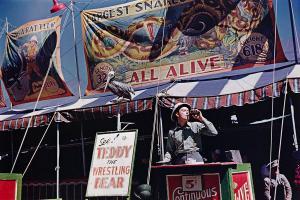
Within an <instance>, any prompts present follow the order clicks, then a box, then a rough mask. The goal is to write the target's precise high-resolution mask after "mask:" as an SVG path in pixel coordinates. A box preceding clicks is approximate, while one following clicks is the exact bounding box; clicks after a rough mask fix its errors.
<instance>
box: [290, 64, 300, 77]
mask: <svg viewBox="0 0 300 200" xmlns="http://www.w3.org/2000/svg"><path fill="white" fill-rule="evenodd" d="M287 78H300V65H295V66H294V68H293V70H292V71H291V72H290V74H289V75H288V76H287Z"/></svg>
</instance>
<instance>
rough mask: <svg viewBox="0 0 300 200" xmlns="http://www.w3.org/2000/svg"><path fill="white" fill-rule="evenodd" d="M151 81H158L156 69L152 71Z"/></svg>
mask: <svg viewBox="0 0 300 200" xmlns="http://www.w3.org/2000/svg"><path fill="white" fill-rule="evenodd" d="M150 80H151V81H154V80H158V77H155V71H154V69H151V70H150Z"/></svg>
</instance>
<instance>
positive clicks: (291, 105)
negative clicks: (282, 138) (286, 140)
mask: <svg viewBox="0 0 300 200" xmlns="http://www.w3.org/2000/svg"><path fill="white" fill-rule="evenodd" d="M289 101H290V109H291V115H292V122H293V132H294V133H293V139H294V146H295V149H296V151H298V149H299V145H298V140H297V132H296V123H295V110H294V104H293V100H292V97H291V96H290V95H289Z"/></svg>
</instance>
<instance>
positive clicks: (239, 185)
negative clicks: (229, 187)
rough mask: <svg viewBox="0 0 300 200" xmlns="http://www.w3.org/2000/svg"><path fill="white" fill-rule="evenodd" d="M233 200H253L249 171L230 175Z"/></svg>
mask: <svg viewBox="0 0 300 200" xmlns="http://www.w3.org/2000/svg"><path fill="white" fill-rule="evenodd" d="M232 182H233V192H234V199H236V200H239V199H241V200H243V199H247V200H253V199H254V198H253V193H252V190H253V188H252V184H251V179H250V174H249V171H243V172H233V173H232Z"/></svg>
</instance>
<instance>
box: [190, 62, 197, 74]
mask: <svg viewBox="0 0 300 200" xmlns="http://www.w3.org/2000/svg"><path fill="white" fill-rule="evenodd" d="M195 72H196V66H195V61H192V62H191V73H192V74H194V73H195Z"/></svg>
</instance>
